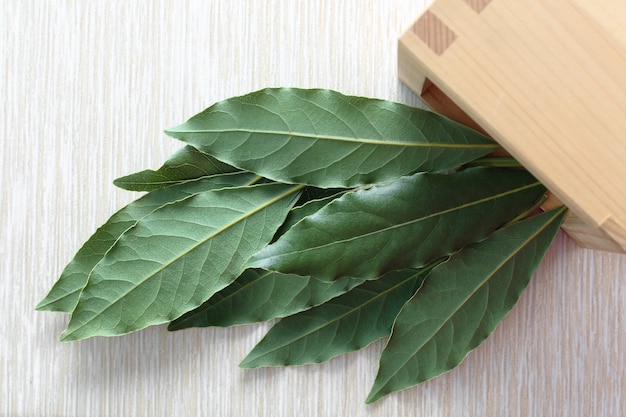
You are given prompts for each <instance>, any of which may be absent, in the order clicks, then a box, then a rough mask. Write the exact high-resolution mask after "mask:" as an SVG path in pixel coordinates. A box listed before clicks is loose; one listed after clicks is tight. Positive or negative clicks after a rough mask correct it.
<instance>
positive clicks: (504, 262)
mask: <svg viewBox="0 0 626 417" xmlns="http://www.w3.org/2000/svg"><path fill="white" fill-rule="evenodd" d="M560 213H561V210H559V211H558V212H556V213H555V214H554V216H553V217H552V218H551V219H550V221H548V222H546V223H545V224H544V225H542V226H541V228H539V229H538V230H537V231H536V232H535V233H533V234H532V235H531V236H530V237H529V238H528V239H526V240H525V241H524V242H522V244H520V245H519V246H518V247H517V249H515V251H513V252H512V253H511V254H509V255H508V256H507V257H506V258H505V259H503V260H502V262H500V263H499V264H498V265H496V266H495V267H494V268H493V271H492V272H491V273H490V274H489V275H487V276H486V277H485V279H483V280H482V281H481V282H480V283H479V285H477V286H476V288H474V290H472V291H471V292H470V293H469V294H468V295H467V297H465V298H464V299H463V301H462V302H461V303H459V305H458V306H457V308H455V309H454V311H452V312H451V313H450V314H448V316H447V317H446V318H445V320H444V321H443V322H442V323H441V325H440V326H439V327H437V329H436V330H435V331H434V332H432V336H431V337H429V338H428V339H426V340H425V341H424V343H422V344H421V345H420V346H418V347H417V348H416V349H414V353H413V354H411V355H410V356H408V357H407V359H406V360H405V361H404V362H402V364H401V365H400V366H397V367H396V371H395V372H394V373H393V374H392V375H391V376H390V377H389V378H387V379H386V381H385V383H384V384H382V385H381V386H380V389H379V390H378V391H376V392H380V390H381V389H382V388H384V387H385V386H386V385H387V384H388V383H389V381H390V380H391V379H392V378H393V377H394V376H395V375H397V373H398V372H399V370H400V369H402V368H404V367H405V366H406V364H407V363H408V362H409V361H410V360H411V359H413V358H414V357H415V355H417V354H418V353H419V351H420V350H421V349H422V348H423V347H424V346H425V345H426V344H428V343H429V342H430V341H431V340H433V338H434V337H435V336H436V335H437V333H438V332H439V331H440V330H441V329H442V328H443V327H444V326H445V325H446V324H447V323H448V322H450V320H452V318H453V317H454V316H455V315H456V314H457V313H458V312H459V310H461V308H463V306H464V305H465V304H466V303H467V301H468V300H469V299H470V298H472V297H473V296H474V294H476V292H477V291H478V290H479V289H481V288H482V287H483V286H484V285H485V284H486V283H487V282H488V281H489V280H491V279H492V278H493V276H494V275H495V274H496V273H498V271H500V270H501V269H502V268H503V267H504V266H505V265H506V264H507V263H508V262H509V261H510V260H511V259H512V258H514V257H515V256H517V254H519V252H520V251H521V250H523V249H524V248H525V247H526V246H527V245H528V244H529V243H530V242H532V241H533V240H534V239H535V238H536V237H537V236H538V235H539V234H541V233H542V232H543V231H544V230H545V229H546V228H547V227H548V226H550V225H551V224H552V222H553V221H554V220H555V219H556V218H557V217H558V216H559V214H560Z"/></svg>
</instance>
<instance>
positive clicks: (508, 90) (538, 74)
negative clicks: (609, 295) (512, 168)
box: [398, 0, 626, 253]
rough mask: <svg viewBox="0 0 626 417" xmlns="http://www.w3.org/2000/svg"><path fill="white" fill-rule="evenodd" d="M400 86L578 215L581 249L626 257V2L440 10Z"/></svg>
mask: <svg viewBox="0 0 626 417" xmlns="http://www.w3.org/2000/svg"><path fill="white" fill-rule="evenodd" d="M398 56H399V67H398V71H399V76H400V79H401V80H402V81H403V82H405V83H406V84H407V85H408V86H409V87H410V88H411V89H413V91H415V92H416V93H417V94H419V95H420V96H421V97H422V98H423V99H424V100H425V101H426V102H427V103H428V104H430V105H431V106H432V107H433V109H434V110H436V111H438V112H440V113H443V114H446V115H447V116H449V117H451V118H453V119H455V120H458V121H460V122H463V123H465V124H468V125H471V126H473V127H475V128H477V129H479V130H482V131H484V132H486V133H487V134H488V135H489V136H491V137H492V138H494V139H495V140H496V141H498V143H500V144H501V145H502V146H503V147H504V148H505V149H506V150H507V151H508V152H509V153H511V154H512V155H513V156H514V157H515V158H516V159H517V160H518V161H520V162H521V163H522V164H523V165H524V166H525V167H526V168H527V169H528V170H529V171H530V172H532V173H533V174H534V175H535V176H536V177H537V178H538V179H539V180H541V181H542V182H543V183H544V184H545V185H546V186H547V187H548V188H549V190H550V191H551V192H552V194H553V195H555V196H556V198H558V199H559V200H561V201H562V202H563V203H564V204H566V205H567V206H568V207H569V208H570V209H571V212H572V214H571V215H570V216H569V217H568V220H567V221H566V222H565V224H564V226H563V228H564V230H565V231H566V232H567V233H568V234H569V235H570V236H571V237H572V238H573V239H574V240H576V241H577V242H578V243H580V244H581V245H582V246H585V247H592V248H596V249H602V250H608V251H613V252H622V253H626V2H624V1H623V0H603V1H598V2H590V1H587V0H546V1H527V0H436V1H435V2H434V3H433V4H432V5H431V6H430V7H429V8H428V9H427V10H426V11H425V13H424V14H422V16H420V17H419V18H418V19H417V21H416V22H415V24H414V25H413V26H412V27H411V28H410V29H409V30H407V31H406V32H405V33H404V34H403V35H402V37H401V39H400V42H399V54H398Z"/></svg>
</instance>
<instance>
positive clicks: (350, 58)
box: [0, 0, 626, 417]
mask: <svg viewBox="0 0 626 417" xmlns="http://www.w3.org/2000/svg"><path fill="white" fill-rule="evenodd" d="M425 7H426V4H425V2H423V1H417V0H402V1H400V0H396V1H382V0H381V1H376V0H370V1H362V0H345V1H330V0H329V1H312V0H311V1H291V0H284V1H257V0H255V1H198V2H178V1H176V2H175V1H169V2H167V1H137V2H135V1H132V2H129V1H111V2H87V1H57V2H53V1H21V0H19V1H18V0H8V1H6V0H5V1H2V0H0V48H1V49H0V51H1V54H0V56H1V57H2V65H1V66H0V114H2V119H1V121H0V135H1V138H0V140H1V143H2V147H1V148H0V149H1V150H0V164H1V165H0V173H1V175H2V186H1V187H2V189H1V193H0V255H1V256H2V261H1V262H0V309H1V312H2V319H1V320H0V337H1V340H2V344H0V415H1V416H200V415H212V416H241V417H244V416H245V417H249V416H311V417H313V416H315V417H317V416H429V417H444V416H481V417H482V416H493V417H501V416H511V417H513V416H568V417H577V416H580V417H583V416H585V417H587V416H594V417H605V416H607V417H608V416H611V417H621V416H623V415H626V398H623V397H624V393H625V392H626V359H625V358H624V351H625V350H626V302H625V300H626V257H624V256H621V255H616V254H609V253H602V252H594V251H591V250H586V249H581V248H580V247H578V246H577V245H576V244H575V243H573V242H572V241H571V240H570V239H569V238H568V237H567V236H565V235H564V234H560V235H559V237H558V238H557V240H556V242H555V244H554V245H553V247H552V248H551V250H550V252H549V254H548V256H547V258H546V260H545V262H544V264H543V265H542V266H541V268H540V269H539V271H538V272H537V274H536V276H535V278H534V280H533V281H532V283H531V285H530V287H529V289H528V290H527V292H526V293H525V294H524V295H523V297H522V298H521V300H520V302H519V304H518V305H517V306H516V307H515V309H514V310H513V311H512V312H511V314H509V315H508V316H507V318H506V319H505V320H504V322H503V323H502V324H501V326H500V327H498V329H496V331H495V332H494V334H493V335H492V336H491V337H490V338H489V339H488V340H487V341H486V342H485V343H484V344H483V345H481V346H480V347H479V348H478V349H477V350H475V351H474V352H472V353H471V354H470V355H469V356H468V357H467V359H466V360H465V362H464V363H463V364H462V365H461V366H460V367H459V368H457V369H456V370H454V371H452V372H450V373H448V374H446V375H444V376H442V377H439V378H437V379H435V380H432V381H430V382H427V383H425V384H422V385H420V386H418V387H415V388H411V389H409V390H406V391H403V392H401V393H399V394H394V395H391V396H389V397H386V398H385V399H383V400H381V401H380V402H378V403H376V404H374V405H371V406H366V405H365V404H364V402H363V401H364V399H365V397H366V395H367V392H368V390H369V388H370V385H371V383H372V382H373V380H374V376H375V371H376V367H377V362H376V361H377V357H378V354H379V353H380V351H381V349H382V346H383V345H382V342H377V343H374V344H372V345H371V346H369V347H368V348H366V349H364V350H362V351H360V352H356V353H354V354H350V355H347V356H344V357H339V358H336V359H334V360H332V361H330V362H329V363H326V364H323V365H319V366H306V367H299V368H290V369H281V368H277V369H261V370H252V371H251V370H242V369H239V368H238V367H237V364H238V363H239V361H240V360H241V359H242V358H243V357H244V356H245V354H246V353H247V352H248V351H249V350H250V349H251V348H252V346H253V345H254V343H255V342H256V341H257V340H259V339H260V337H261V336H262V334H263V332H264V331H265V330H266V329H267V328H268V324H261V325H255V326H244V327H237V328H232V329H202V330H192V331H185V332H179V333H173V334H170V333H168V332H167V331H166V329H165V328H164V327H155V328H149V329H146V330H144V331H141V332H137V333H133V334H130V335H127V336H123V337H118V338H96V339H91V340H87V341H82V342H76V343H69V344H64V343H60V342H59V341H58V335H59V334H60V332H61V331H62V330H63V328H64V326H65V324H66V323H67V317H66V316H64V315H62V314H55V313H42V312H35V311H34V306H35V304H36V303H37V302H38V301H39V300H40V299H41V298H42V297H43V296H44V295H45V293H46V292H47V290H48V289H49V288H50V286H51V285H52V283H53V282H54V281H55V280H56V278H57V276H58V274H59V273H60V271H61V269H62V268H63V267H64V266H65V264H66V263H67V262H68V261H69V260H70V259H71V257H72V256H73V254H74V253H75V251H76V250H77V249H78V248H79V247H80V245H81V244H82V242H83V241H84V240H85V239H87V238H88V237H89V235H90V234H91V233H92V232H93V231H94V230H95V228H96V227H97V226H99V225H100V224H102V223H103V222H104V221H105V220H106V219H107V217H108V216H109V215H110V214H112V213H113V212H114V211H115V210H116V209H118V208H120V207H121V206H122V205H124V204H125V203H127V202H129V201H131V199H133V198H135V197H136V195H134V194H132V193H128V192H124V191H119V190H117V189H116V188H114V186H113V185H112V184H111V181H112V180H113V179H114V178H116V177H118V176H121V175H124V174H127V173H130V172H133V171H136V170H140V169H143V168H147V167H156V166H158V165H159V164H160V163H161V162H162V160H163V159H164V158H165V157H166V156H167V155H169V153H170V152H172V151H173V150H175V149H177V148H178V147H179V146H180V144H178V143H175V142H174V141H173V140H172V139H169V138H167V137H166V136H165V135H164V134H163V133H162V129H164V128H166V127H169V126H172V125H175V124H177V123H179V122H181V121H184V120H186V119H187V118H188V117H189V116H191V115H193V114H195V113H196V112H198V111H200V110H202V109H204V108H205V107H207V106H208V105H210V104H212V103H213V102H215V101H216V100H219V99H223V98H226V97H229V96H233V95H237V94H243V93H247V92H249V91H252V90H256V89H259V88H262V87H266V86H298V87H328V88H333V89H337V90H340V91H342V92H344V93H347V94H359V95H366V96H373V97H380V98H385V99H392V100H399V101H403V102H406V103H409V104H419V100H418V98H417V97H416V96H415V95H414V94H413V93H411V92H410V91H409V89H408V88H407V87H405V86H403V85H401V84H400V83H399V81H398V78H397V69H396V45H397V39H398V37H399V36H400V35H401V34H402V33H403V32H404V31H405V30H406V29H407V28H408V27H409V26H410V25H411V23H412V22H413V21H414V20H415V18H416V17H417V16H418V15H419V14H420V12H421V11H423V10H424V9H425Z"/></svg>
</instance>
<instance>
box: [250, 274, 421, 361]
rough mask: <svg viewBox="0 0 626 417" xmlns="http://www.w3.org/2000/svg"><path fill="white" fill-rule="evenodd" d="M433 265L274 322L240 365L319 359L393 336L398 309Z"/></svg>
mask: <svg viewBox="0 0 626 417" xmlns="http://www.w3.org/2000/svg"><path fill="white" fill-rule="evenodd" d="M429 271H430V269H428V270H426V271H424V270H404V271H394V272H389V273H387V274H385V275H384V276H382V277H380V278H379V279H376V280H373V281H366V282H365V283H363V284H361V285H360V286H358V287H356V288H354V289H353V290H351V291H349V292H347V293H346V294H344V295H341V296H339V297H337V298H334V299H332V300H330V301H327V302H326V303H324V304H322V305H320V306H318V307H315V308H312V309H310V310H306V311H303V312H302V313H299V314H296V315H293V316H289V317H286V318H284V319H282V320H281V321H279V322H278V323H276V324H275V325H274V326H273V327H272V328H271V329H270V330H269V332H268V333H267V335H266V336H265V337H264V338H263V339H262V340H261V341H260V342H259V343H258V344H257V345H256V346H255V347H254V349H253V350H252V352H250V354H248V356H247V357H246V358H245V359H244V360H243V362H242V363H241V365H240V366H242V367H244V368H258V367H261V366H286V365H304V364H309V363H320V362H324V361H327V360H329V359H331V358H332V357H335V356H338V355H341V354H344V353H348V352H352V351H355V350H358V349H361V348H364V347H365V346H367V345H368V344H370V343H372V342H373V341H375V340H377V339H379V338H381V337H385V336H389V333H390V332H391V326H392V324H393V321H394V319H395V318H396V315H397V314H398V311H400V308H402V306H403V305H404V303H405V302H406V301H407V300H408V299H409V298H410V297H411V296H412V295H413V294H414V293H415V291H417V289H418V288H419V286H420V285H421V284H422V281H423V279H424V277H425V276H426V275H427V274H428V272H429Z"/></svg>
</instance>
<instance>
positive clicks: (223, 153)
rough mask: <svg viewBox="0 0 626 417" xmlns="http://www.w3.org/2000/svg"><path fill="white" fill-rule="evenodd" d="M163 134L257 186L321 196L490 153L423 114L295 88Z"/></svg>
mask: <svg viewBox="0 0 626 417" xmlns="http://www.w3.org/2000/svg"><path fill="white" fill-rule="evenodd" d="M166 133H167V134H169V135H171V136H173V137H175V138H178V139H180V140H182V141H185V142H186V143H188V144H190V145H193V146H194V147H197V148H198V149H200V150H201V151H203V152H206V153H208V154H211V155H213V156H215V157H216V158H217V159H219V160H221V161H223V162H225V163H228V164H230V165H233V166H236V167H238V168H241V169H244V170H248V171H252V172H255V173H257V174H258V175H260V176H263V177H265V178H270V179H273V180H276V181H281V182H288V183H302V184H308V185H314V186H317V187H322V188H331V187H344V188H349V187H354V186H358V185H365V184H371V183H377V182H383V181H389V180H391V179H394V178H397V177H399V176H402V175H407V174H410V173H413V172H416V171H420V170H421V171H442V170H448V169H452V168H456V167H458V166H460V165H462V164H464V163H466V162H469V161H471V160H473V159H476V158H478V157H480V156H483V155H485V154H487V153H489V152H490V151H492V150H494V149H495V148H497V147H498V145H497V144H495V143H494V142H492V141H491V140H490V139H488V138H487V137H485V136H483V135H482V134H480V133H478V132H476V131H474V130H472V129H469V128H467V127H465V126H463V125H461V124H458V123H456V122H453V121H451V120H449V119H447V118H445V117H443V116H441V115H438V114H436V113H432V112H429V111H426V110H423V109H418V108H414V107H409V106H406V105H404V104H400V103H392V102H389V101H383V100H376V99H369V98H363V97H351V96H345V95H343V94H340V93H337V92H335V91H330V90H302V89H295V88H273V89H272V88H270V89H265V90H261V91H257V92H255V93H251V94H248V95H245V96H241V97H235V98H230V99H227V100H225V101H222V102H219V103H216V104H215V105H213V106H211V107H209V108H208V109H206V110H205V111H204V112H202V113H200V114H198V115H196V116H194V117H192V118H191V119H189V120H188V121H187V122H186V123H183V124H182V125H180V126H176V127H173V128H170V129H167V130H166Z"/></svg>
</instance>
